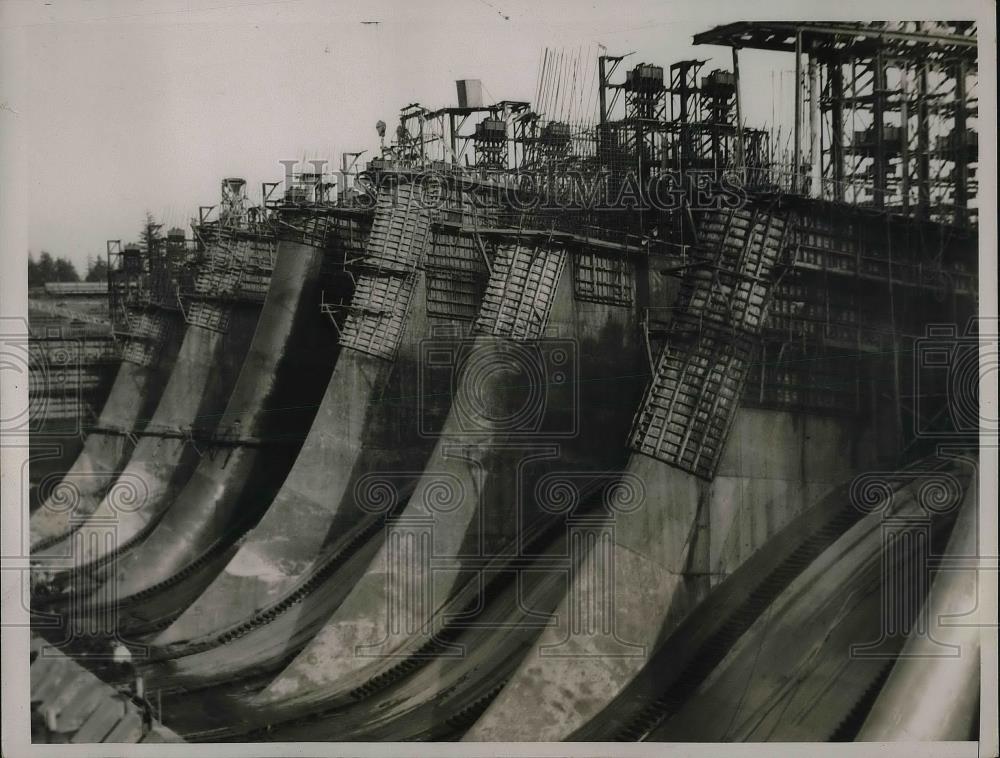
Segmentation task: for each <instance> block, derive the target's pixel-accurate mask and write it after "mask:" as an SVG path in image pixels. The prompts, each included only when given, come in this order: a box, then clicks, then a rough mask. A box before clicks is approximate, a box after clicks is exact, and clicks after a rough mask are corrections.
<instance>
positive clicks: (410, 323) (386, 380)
mask: <svg viewBox="0 0 1000 758" xmlns="http://www.w3.org/2000/svg"><path fill="white" fill-rule="evenodd" d="M408 187H409V185H403V187H402V188H399V187H397V188H395V190H394V191H385V192H383V193H382V194H381V195H380V197H379V200H378V202H377V206H376V215H375V219H374V221H373V225H372V231H371V233H370V236H369V238H368V241H367V243H366V249H365V254H364V261H363V263H362V266H361V267H360V269H359V270H358V272H357V277H358V278H357V286H356V288H355V292H354V296H353V298H352V301H351V308H350V311H349V312H348V314H347V317H346V323H345V325H344V328H343V330H342V334H341V339H340V343H341V349H342V353H341V355H340V357H339V359H338V361H337V365H336V367H335V369H334V372H333V375H332V376H331V378H330V381H329V383H328V385H327V388H326V393H325V395H324V397H323V399H322V401H321V402H320V407H319V409H318V411H317V414H316V418H315V420H314V422H313V425H312V427H311V429H310V431H309V435H308V438H307V440H306V442H305V444H304V445H303V448H302V451H301V454H300V456H299V457H298V459H297V460H296V462H295V464H294V465H293V466H292V469H291V471H290V472H289V475H288V477H287V478H286V479H285V482H284V483H283V485H282V487H281V489H280V490H279V492H278V493H277V495H276V496H275V499H274V502H273V503H272V505H271V507H270V508H269V509H268V512H267V513H266V514H265V515H264V517H263V519H262V520H261V522H260V523H259V524H258V525H257V526H256V527H255V529H254V530H253V531H252V532H251V533H250V534H249V535H248V537H247V540H246V541H245V543H244V544H243V545H242V546H241V547H240V549H239V551H238V552H237V553H236V555H235V556H234V557H233V559H232V560H231V561H230V563H229V564H228V565H227V566H226V568H225V570H223V571H222V573H221V574H220V575H219V576H218V578H216V579H215V581H214V582H213V583H212V584H211V585H210V586H209V587H208V589H207V590H206V591H205V593H204V594H203V596H202V597H201V598H199V599H198V600H197V601H196V602H195V603H194V604H193V605H192V606H191V608H189V609H188V610H187V612H185V613H184V614H183V615H182V616H181V617H180V618H179V619H178V620H177V621H176V622H175V623H174V624H172V625H171V626H170V627H169V628H168V629H167V630H165V631H164V632H163V633H162V634H161V635H160V636H159V637H158V638H157V640H156V644H157V645H169V644H173V643H183V642H194V643H201V642H205V641H207V638H218V637H220V636H224V635H225V634H226V632H227V631H230V630H232V629H234V628H237V627H239V626H241V625H242V624H244V623H246V622H248V621H252V620H253V618H254V616H255V615H257V614H258V613H260V612H262V611H266V610H268V609H273V608H274V607H275V606H276V605H278V604H280V603H281V602H282V601H283V599H284V598H285V597H287V596H288V595H289V594H290V593H292V592H294V591H295V590H296V589H297V588H298V587H299V586H300V585H301V583H302V581H303V580H304V579H305V577H306V576H307V574H308V573H309V572H310V569H311V567H313V566H314V565H315V564H316V562H317V559H321V558H322V557H323V556H324V555H330V554H333V555H339V554H342V553H343V550H345V549H347V548H349V547H350V546H352V545H353V546H354V547H355V548H356V547H357V545H356V544H355V543H356V541H357V539H358V537H359V536H362V535H364V534H365V533H366V531H368V528H369V527H370V526H371V525H372V524H377V523H378V522H379V521H380V517H381V514H380V513H379V507H378V506H379V505H380V504H379V503H378V497H379V496H380V495H381V494H383V491H382V490H380V489H379V488H378V487H379V485H380V484H381V485H384V486H387V487H388V488H389V489H391V488H393V487H404V488H405V486H406V484H405V481H403V480H404V479H405V477H400V476H396V477H393V476H392V475H393V473H394V472H396V473H398V472H400V471H404V472H405V471H407V470H412V469H413V468H414V467H415V466H416V467H419V465H420V464H421V463H422V462H423V457H424V456H422V455H421V453H420V450H421V448H422V447H423V448H424V449H426V443H424V444H423V445H421V440H420V438H419V436H418V435H416V434H414V433H413V432H414V430H416V429H417V428H418V424H417V423H416V422H417V419H416V418H415V417H412V416H413V412H412V411H411V412H410V413H408V414H407V413H400V411H401V405H402V404H401V403H400V401H399V398H401V397H404V396H407V393H409V392H412V386H413V384H414V383H413V382H412V380H414V379H416V378H417V366H418V362H419V357H420V350H421V346H422V341H423V340H426V339H427V338H429V337H431V336H432V335H431V334H430V333H429V330H428V326H429V325H428V322H427V319H426V317H425V316H424V315H423V313H422V311H423V309H422V308H418V309H414V312H411V308H410V305H411V300H414V299H416V300H417V301H419V304H420V306H422V305H423V300H424V295H423V292H424V285H423V281H422V273H421V272H420V271H419V269H418V266H419V265H420V264H421V260H422V257H423V256H424V253H425V250H424V247H425V245H426V244H427V242H428V239H429V233H430V214H429V212H428V210H427V209H426V208H422V207H421V206H420V204H419V203H418V199H419V197H418V193H417V192H416V191H413V192H411V191H410V190H409V189H404V188H408ZM396 223H399V224H401V225H402V226H404V227H407V234H406V235H403V236H396V235H395V234H390V231H392V230H393V229H394V227H395V225H396ZM406 379H409V380H411V382H410V383H409V387H408V386H407V384H408V382H407V381H405V380H406ZM412 405H413V404H412V403H411V406H412ZM404 420H405V421H406V422H408V423H405V424H404V423H403V422H404ZM424 455H425V454H424ZM380 474H381V476H380ZM412 476H416V474H415V473H414V474H411V477H412ZM366 477H367V478H366ZM393 478H394V479H395V481H393ZM366 482H368V484H366ZM370 486H374V487H375V489H374V490H373V491H372V493H371V494H370V495H366V494H365V493H364V492H360V493H359V491H358V490H359V488H360V490H365V489H366V487H370ZM359 494H360V495H361V499H362V502H361V503H360V507H359V506H358V505H356V504H355V497H356V496H357V495H359ZM365 497H368V499H372V498H374V500H372V502H371V503H369V502H365ZM372 506H375V507H372ZM345 557H346V556H345Z"/></svg>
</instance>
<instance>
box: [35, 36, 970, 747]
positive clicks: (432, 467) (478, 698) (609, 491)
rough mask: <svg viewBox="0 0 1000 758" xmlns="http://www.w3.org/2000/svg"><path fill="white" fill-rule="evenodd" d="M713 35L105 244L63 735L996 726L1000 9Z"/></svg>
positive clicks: (44, 674) (69, 464) (46, 698)
mask: <svg viewBox="0 0 1000 758" xmlns="http://www.w3.org/2000/svg"><path fill="white" fill-rule="evenodd" d="M695 43H696V44H705V45H716V46H724V47H730V48H732V50H733V53H732V54H733V69H732V70H731V71H727V70H721V69H719V70H714V71H703V62H701V61H697V60H687V61H680V62H677V63H674V64H672V65H670V66H669V67H668V68H667V69H666V70H665V69H664V67H662V66H660V65H655V64H647V63H639V64H636V65H634V66H631V67H629V66H627V65H626V64H625V62H624V60H625V58H624V56H613V55H602V56H601V57H600V59H599V60H598V61H597V71H598V76H599V90H600V106H599V114H598V119H597V123H596V124H584V123H574V122H564V121H559V120H557V119H554V118H552V117H551V115H546V114H547V113H548V114H551V113H552V112H553V108H552V103H551V101H549V102H548V107H546V106H547V100H546V99H547V98H549V99H551V97H553V96H552V94H551V91H552V90H553V88H556V87H557V85H558V84H559V81H560V77H561V76H564V73H562V72H561V69H560V68H559V67H558V66H557V65H556V64H555V63H552V62H550V61H549V60H548V57H547V56H546V57H545V58H544V59H543V63H542V70H541V72H540V75H539V81H540V92H539V98H540V100H539V102H536V103H534V104H533V103H531V102H528V101H510V100H507V101H501V102H497V103H491V104H484V103H483V102H482V100H481V98H480V97H478V96H477V94H478V93H477V91H476V88H475V86H473V83H472V82H468V81H462V82H459V88H458V89H459V92H458V104H457V105H455V106H447V107H442V108H437V109H430V108H426V107H424V106H422V105H409V106H406V107H405V108H404V109H402V111H401V112H400V118H399V126H398V128H397V129H396V131H395V134H394V135H392V138H391V139H389V140H387V141H386V140H382V146H381V149H380V151H379V153H378V154H377V155H376V156H374V157H372V158H371V159H370V160H368V161H367V162H365V163H364V164H363V165H362V164H361V162H360V161H359V159H358V158H357V155H356V154H345V156H344V160H343V164H342V170H341V171H340V173H339V174H338V176H337V177H336V181H332V177H331V176H330V175H328V174H326V173H324V171H323V170H320V169H319V168H317V167H314V168H309V167H308V166H307V165H305V164H304V165H303V166H300V167H299V169H298V170H296V171H290V172H289V174H288V175H287V176H286V178H285V181H284V182H283V183H266V184H265V185H264V186H263V187H262V188H261V198H260V202H259V204H255V203H253V202H252V201H251V199H250V197H251V193H250V192H249V191H248V188H247V185H246V182H245V181H243V180H242V179H238V178H225V179H223V180H222V181H221V195H220V197H219V198H218V199H217V200H216V201H215V205H213V206H204V207H202V210H201V215H200V217H199V218H198V219H195V220H194V221H193V222H192V225H191V230H190V236H188V233H187V232H185V231H183V230H176V233H175V231H171V232H170V233H169V234H168V235H167V236H165V237H164V236H162V235H161V234H159V230H158V228H155V227H154V228H150V227H149V226H147V228H146V230H145V232H146V233H145V234H144V235H143V236H144V241H143V244H141V245H122V244H121V243H120V242H118V241H111V242H109V243H108V253H109V261H110V263H111V266H110V271H109V278H108V286H107V297H108V320H109V321H110V324H111V329H112V335H113V342H111V341H108V343H107V345H105V349H104V350H103V351H102V352H100V353H99V354H98V353H95V354H94V357H93V360H92V363H93V365H94V366H97V365H98V364H100V365H101V366H103V367H104V368H102V369H101V371H103V372H104V373H103V374H101V376H102V377H103V378H102V379H101V380H100V381H101V382H103V384H102V385H101V386H102V387H103V389H102V391H101V393H96V392H95V394H94V398H95V399H94V400H93V401H92V402H93V404H95V405H99V406H100V408H99V410H97V409H95V411H94V413H93V414H92V418H90V419H89V420H88V421H87V422H86V423H84V424H83V426H82V428H83V431H84V432H85V434H83V435H82V436H81V442H80V444H79V445H77V446H76V447H75V448H71V451H72V452H71V454H70V455H69V456H66V457H68V458H70V459H68V460H63V461H61V462H60V464H59V466H57V467H56V468H57V470H56V471H55V472H53V471H52V468H53V466H54V465H55V464H52V465H49V466H48V467H46V468H44V469H42V468H39V469H38V470H37V472H36V474H33V476H35V478H36V479H37V481H38V487H37V498H36V499H37V504H36V505H35V506H33V509H32V511H31V516H30V540H31V611H32V635H33V643H32V664H31V692H32V695H31V698H32V711H33V712H34V713H37V714H39V715H38V716H37V718H36V719H35V720H34V721H33V725H34V726H33V737H34V739H35V740H36V741H49V742H84V743H89V742H101V741H108V742H138V741H144V742H145V741H180V740H184V741H189V742H201V741H213V742H216V741H238V742H249V741H283V742H287V741H334V740H345V741H370V740H389V741H403V740H467V741H549V740H582V741H605V740H620V741H634V740H651V741H668V742H670V741H673V742H676V741H682V742H701V741H711V742H727V741H769V740H771V741H851V740H863V741H892V740H903V739H927V740H965V739H970V738H971V739H975V735H976V734H978V731H977V730H978V723H979V721H978V719H979V717H978V713H979V682H980V667H979V652H978V651H979V648H978V645H979V642H978V640H979V637H978V634H977V632H976V629H975V627H974V626H973V627H971V628H970V627H969V626H962V627H956V626H948V625H946V624H942V622H941V621H940V619H942V618H943V617H944V616H946V615H947V614H952V615H955V614H963V613H968V612H969V610H970V608H972V607H973V605H974V600H975V597H976V591H977V590H976V586H975V580H976V578H975V575H974V573H969V572H965V573H962V572H954V571H951V572H950V571H948V570H946V568H945V567H946V566H948V565H950V564H949V563H948V561H949V560H957V559H958V558H960V557H962V556H969V555H974V554H975V553H976V534H977V532H976V524H977V519H978V515H979V496H978V489H977V481H978V441H977V440H978V437H977V435H978V426H977V423H978V422H977V421H976V419H978V394H975V393H974V392H973V389H972V388H973V384H974V382H973V380H972V376H973V374H974V375H975V377H976V381H978V373H977V371H978V369H972V370H970V368H969V366H970V365H972V363H973V362H976V361H978V355H979V349H980V345H981V343H982V340H983V339H985V337H983V336H982V335H983V334H985V332H984V331H982V330H984V329H985V327H984V326H981V325H980V324H979V321H978V320H977V318H976V314H977V313H978V299H977V298H978V289H979V282H978V203H977V199H976V187H977V183H976V182H977V180H976V168H977V166H978V142H977V136H976V135H977V131H976V106H975V105H974V104H973V100H974V91H973V90H974V86H973V85H974V79H975V65H976V56H977V43H976V37H975V28H974V27H969V26H967V25H962V24H960V23H958V22H954V24H953V26H952V27H949V28H947V29H945V30H937V31H935V32H934V33H929V32H926V31H921V30H919V29H917V30H913V29H909V28H895V27H891V26H885V25H882V26H878V25H869V24H844V23H837V24H812V23H806V22H802V23H798V24H790V23H789V24H768V23H764V22H753V23H750V22H748V23H741V24H730V25H727V26H722V27H717V28H714V29H711V30H708V31H706V32H704V33H703V34H700V35H697V36H696V38H695ZM755 48H756V49H767V50H777V51H783V52H784V53H786V54H787V55H788V56H789V58H791V56H793V55H794V65H795V67H796V71H797V72H798V73H799V76H798V77H797V81H798V82H799V83H800V87H799V89H798V90H797V97H796V102H795V112H796V123H795V129H794V137H793V140H792V141H793V143H794V144H793V146H792V147H793V149H792V150H791V151H790V152H791V154H790V155H789V154H788V152H789V151H782V150H781V146H780V145H777V144H772V136H773V135H772V133H771V132H769V131H767V130H765V129H762V128H755V127H753V126H749V125H747V124H746V123H745V119H744V118H743V117H742V115H741V107H743V105H744V101H743V100H742V99H743V98H746V97H748V96H752V93H748V92H745V91H743V90H742V89H741V86H740V78H739V65H738V63H739V58H738V54H737V50H740V49H755ZM629 65H631V64H629ZM546 93H548V94H546ZM852 125H854V126H852ZM859 125H860V126H859ZM384 127H385V125H384V124H381V131H380V137H382V132H384ZM852 129H853V131H852ZM351 155H354V161H353V163H352V162H351V161H350V160H349V156H351ZM39 344H42V342H39ZM108 345H110V346H111V347H108ZM109 351H110V352H109ZM109 355H110V357H109ZM927 356H937V357H936V358H934V359H933V360H931V359H928V360H925V358H926V357H927ZM942 356H943V358H942ZM108 365H111V366H115V365H116V366H117V373H116V374H114V376H113V379H112V378H111V372H109V371H108V369H107V366H108ZM82 370H83V371H84V372H86V371H90V370H91V363H86V365H84V366H83V368H82ZM94 370H95V371H96V370H97V369H94ZM33 376H34V375H33ZM95 376H96V375H95ZM96 381H97V380H96V379H95V382H96ZM32 392H33V393H34V394H35V396H37V397H39V398H41V397H45V396H46V393H49V392H50V388H49V386H48V384H47V382H46V375H45V374H44V373H39V375H38V378H37V380H36V381H35V383H34V384H33V385H32ZM45 405H46V404H44V403H41V404H40V407H45ZM49 407H51V406H49ZM970 419H972V420H971V421H970ZM944 645H951V646H961V647H962V651H963V652H962V655H961V656H959V657H951V658H946V657H944V656H936V655H935V653H934V650H936V649H937V648H936V646H944ZM102 688H103V689H102ZM105 691H106V694H103V695H102V694H94V693H95V692H96V693H101V692H105ZM934 691H947V692H948V693H949V695H948V698H947V707H940V705H937V706H935V707H934V708H931V705H930V703H931V702H932V701H931V700H930V697H931V695H930V693H931V692H934ZM115 692H118V693H125V699H124V701H123V700H122V699H121V698H116V697H115V696H114V693H115ZM123 702H124V704H123ZM36 722H37V724H36Z"/></svg>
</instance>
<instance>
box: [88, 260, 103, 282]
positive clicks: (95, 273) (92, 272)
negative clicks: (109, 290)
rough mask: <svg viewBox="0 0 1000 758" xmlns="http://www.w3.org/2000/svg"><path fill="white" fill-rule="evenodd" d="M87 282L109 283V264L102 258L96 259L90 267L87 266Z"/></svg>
mask: <svg viewBox="0 0 1000 758" xmlns="http://www.w3.org/2000/svg"><path fill="white" fill-rule="evenodd" d="M86 278H87V281H88V282H103V281H107V278H108V264H107V262H106V261H105V260H104V259H103V258H101V257H98V258H96V259H95V260H94V261H93V262H91V263H90V265H88V266H87V277H86Z"/></svg>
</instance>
